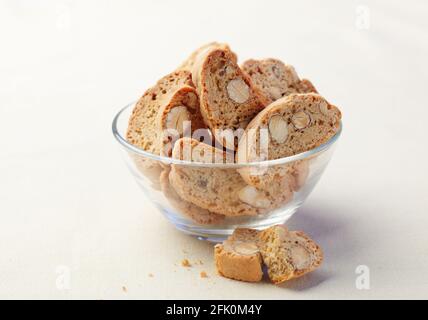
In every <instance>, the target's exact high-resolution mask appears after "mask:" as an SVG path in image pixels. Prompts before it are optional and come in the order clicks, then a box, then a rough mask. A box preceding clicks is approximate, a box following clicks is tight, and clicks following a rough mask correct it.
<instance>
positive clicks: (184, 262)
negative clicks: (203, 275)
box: [181, 259, 192, 267]
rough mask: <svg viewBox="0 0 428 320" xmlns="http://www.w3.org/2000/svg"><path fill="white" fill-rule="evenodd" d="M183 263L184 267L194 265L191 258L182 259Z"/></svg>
mask: <svg viewBox="0 0 428 320" xmlns="http://www.w3.org/2000/svg"><path fill="white" fill-rule="evenodd" d="M181 265H182V266H183V267H191V266H192V265H191V264H190V262H189V260H187V259H183V260H182V261H181Z"/></svg>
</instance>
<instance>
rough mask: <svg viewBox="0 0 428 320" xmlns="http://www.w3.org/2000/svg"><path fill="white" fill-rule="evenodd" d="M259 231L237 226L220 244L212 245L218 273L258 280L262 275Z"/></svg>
mask: <svg viewBox="0 0 428 320" xmlns="http://www.w3.org/2000/svg"><path fill="white" fill-rule="evenodd" d="M258 242H259V231H257V230H254V229H246V228H238V229H235V231H234V232H233V234H232V235H231V236H230V237H229V238H228V239H227V240H225V241H224V242H223V243H222V244H217V245H216V246H215V247H214V259H215V265H216V268H217V271H218V273H219V274H220V275H221V276H223V277H226V278H230V279H235V280H241V281H248V282H258V281H260V280H261V279H262V277H263V269H262V265H263V264H262V257H261V254H260V251H259V243H258Z"/></svg>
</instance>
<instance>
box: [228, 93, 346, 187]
mask: <svg viewBox="0 0 428 320" xmlns="http://www.w3.org/2000/svg"><path fill="white" fill-rule="evenodd" d="M340 119H341V113H340V111H339V109H338V108H336V107H335V106H333V105H331V104H330V103H328V102H327V101H326V100H325V99H324V98H323V97H321V96H320V95H318V94H314V93H308V94H291V95H289V96H287V97H284V98H281V99H279V100H277V101H275V102H274V103H272V104H270V105H269V106H268V107H266V108H265V109H264V110H263V111H261V112H260V113H259V114H258V115H257V116H256V117H255V118H254V119H253V120H252V121H251V122H250V124H249V125H248V127H247V129H246V130H245V133H244V135H243V137H242V138H241V140H240V141H239V145H238V150H237V154H236V158H237V162H240V163H241V162H243V163H246V162H254V161H263V160H272V159H279V158H283V157H288V156H293V155H296V154H298V153H301V152H305V151H308V150H311V149H314V148H316V147H318V146H320V145H322V144H323V143H325V142H327V141H328V140H329V139H331V138H332V137H333V136H334V135H335V134H336V133H337V132H338V131H339V129H340ZM293 165H294V164H293V163H292V164H291V166H293ZM306 165H307V164H306ZM289 167H290V165H288V164H286V165H273V166H271V167H269V168H267V170H266V171H265V172H261V173H258V172H254V169H252V168H242V169H239V172H240V173H241V175H242V177H243V179H244V180H245V181H246V182H247V183H248V184H250V185H253V186H260V185H261V183H263V184H269V183H270V182H271V179H269V177H278V176H279V177H281V174H277V172H281V171H282V172H285V173H286V172H290V170H291V169H292V168H289ZM266 179H268V180H266Z"/></svg>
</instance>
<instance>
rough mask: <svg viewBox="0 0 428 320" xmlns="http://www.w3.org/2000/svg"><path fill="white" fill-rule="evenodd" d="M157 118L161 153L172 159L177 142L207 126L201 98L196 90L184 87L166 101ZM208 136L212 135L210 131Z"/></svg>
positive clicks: (174, 92)
mask: <svg viewBox="0 0 428 320" xmlns="http://www.w3.org/2000/svg"><path fill="white" fill-rule="evenodd" d="M165 101H166V103H165V104H164V105H162V106H161V107H160V109H159V111H158V114H157V117H156V124H157V128H158V132H157V134H158V140H159V143H160V147H159V153H160V155H162V156H166V157H171V154H172V148H173V146H174V143H175V141H177V140H178V139H179V138H182V137H183V136H184V135H186V136H190V135H191V134H192V133H193V132H195V131H196V130H199V129H205V128H206V125H205V123H204V121H203V119H202V116H201V112H200V110H199V97H198V94H197V93H196V89H195V88H193V87H191V86H188V85H184V86H181V87H179V88H178V89H177V90H176V91H173V92H171V94H170V95H169V96H168V97H167V98H166V99H165ZM206 130H207V135H210V132H209V129H206Z"/></svg>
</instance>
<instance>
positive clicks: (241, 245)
mask: <svg viewBox="0 0 428 320" xmlns="http://www.w3.org/2000/svg"><path fill="white" fill-rule="evenodd" d="M233 249H234V251H235V252H237V253H239V254H242V255H245V256H250V255H253V254H255V253H257V252H259V248H258V247H257V245H256V244H255V243H253V242H242V241H236V242H235V243H234V244H233Z"/></svg>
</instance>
